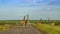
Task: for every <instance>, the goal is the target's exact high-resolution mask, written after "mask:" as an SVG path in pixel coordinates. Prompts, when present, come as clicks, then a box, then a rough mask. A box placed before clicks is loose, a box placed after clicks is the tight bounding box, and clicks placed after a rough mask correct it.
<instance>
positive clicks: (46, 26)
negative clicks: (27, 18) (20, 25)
mask: <svg viewBox="0 0 60 34" xmlns="http://www.w3.org/2000/svg"><path fill="white" fill-rule="evenodd" d="M38 21H39V20H36V21H35V20H33V21H31V22H32V25H33V26H34V27H35V28H37V29H38V30H41V31H43V32H45V33H46V34H60V20H56V22H55V25H53V26H52V25H50V24H51V21H53V20H49V21H48V20H42V23H41V24H37V22H38Z"/></svg>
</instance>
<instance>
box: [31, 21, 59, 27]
mask: <svg viewBox="0 0 60 34" xmlns="http://www.w3.org/2000/svg"><path fill="white" fill-rule="evenodd" d="M39 21H40V20H30V22H31V23H37V22H39ZM53 21H54V20H41V23H42V24H51V23H52V22H53ZM55 25H56V26H60V20H55Z"/></svg>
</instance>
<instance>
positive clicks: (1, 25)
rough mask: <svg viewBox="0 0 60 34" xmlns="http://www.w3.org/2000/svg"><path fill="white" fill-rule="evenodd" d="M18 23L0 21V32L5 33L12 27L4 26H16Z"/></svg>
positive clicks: (17, 21)
mask: <svg viewBox="0 0 60 34" xmlns="http://www.w3.org/2000/svg"><path fill="white" fill-rule="evenodd" d="M19 22H20V20H0V31H5V30H8V29H10V28H12V26H7V25H5V24H9V25H11V24H12V25H18V24H19Z"/></svg>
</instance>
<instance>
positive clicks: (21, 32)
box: [0, 25, 43, 34]
mask: <svg viewBox="0 0 60 34" xmlns="http://www.w3.org/2000/svg"><path fill="white" fill-rule="evenodd" d="M0 34H43V33H42V32H40V31H39V30H37V29H35V28H34V27H32V26H31V25H27V26H26V28H22V27H21V28H19V27H15V28H13V29H10V30H6V31H3V32H0Z"/></svg>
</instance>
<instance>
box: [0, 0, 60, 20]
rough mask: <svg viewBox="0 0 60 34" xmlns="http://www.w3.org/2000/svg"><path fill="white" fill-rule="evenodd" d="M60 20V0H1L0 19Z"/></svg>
mask: <svg viewBox="0 0 60 34" xmlns="http://www.w3.org/2000/svg"><path fill="white" fill-rule="evenodd" d="M27 14H29V15H30V19H32V20H34V19H40V18H43V19H48V17H50V19H57V20H60V0H0V20H9V19H10V20H11V19H13V20H14V19H23V16H24V15H27Z"/></svg>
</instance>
